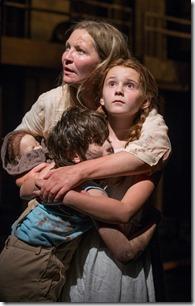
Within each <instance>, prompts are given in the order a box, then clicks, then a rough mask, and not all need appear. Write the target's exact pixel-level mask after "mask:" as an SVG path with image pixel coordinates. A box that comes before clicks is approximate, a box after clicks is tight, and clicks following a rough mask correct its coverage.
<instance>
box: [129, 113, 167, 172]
mask: <svg viewBox="0 0 195 306" xmlns="http://www.w3.org/2000/svg"><path fill="white" fill-rule="evenodd" d="M125 151H127V152H129V153H131V154H133V155H135V156H136V157H138V158H139V159H140V160H142V161H144V162H145V163H146V164H148V165H150V166H155V165H157V164H158V162H159V161H160V160H161V161H162V162H163V163H165V162H166V161H167V160H168V158H169V156H170V153H171V143H170V140H169V137H168V127H167V125H166V123H165V121H164V119H163V117H162V116H161V115H160V114H158V112H157V111H156V109H153V110H151V112H150V113H149V115H148V117H147V118H146V120H145V122H144V124H143V127H142V130H141V136H140V138H139V139H138V140H135V141H132V142H130V143H129V144H128V145H127V146H126V148H125Z"/></svg>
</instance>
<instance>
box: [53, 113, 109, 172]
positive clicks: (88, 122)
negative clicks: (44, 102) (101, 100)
mask: <svg viewBox="0 0 195 306" xmlns="http://www.w3.org/2000/svg"><path fill="white" fill-rule="evenodd" d="M108 135H109V130H108V126H107V120H106V118H105V116H104V115H103V114H100V113H97V112H95V111H91V110H88V109H82V108H80V107H72V108H69V109H68V110H66V111H65V112H64V113H63V114H62V117H61V120H60V121H59V122H58V123H57V124H56V126H55V127H54V128H53V130H52V131H51V133H50V134H49V137H48V139H47V148H48V151H49V154H50V157H51V158H52V159H53V160H54V161H55V163H56V166H58V167H60V166H64V165H66V164H67V163H69V162H71V163H72V162H74V163H77V162H80V161H82V160H86V159H93V158H97V157H100V156H103V155H106V152H107V154H109V153H111V152H112V147H111V145H110V143H109V142H108V141H107V140H108ZM106 141H107V142H106Z"/></svg>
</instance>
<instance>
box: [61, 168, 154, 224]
mask: <svg viewBox="0 0 195 306" xmlns="http://www.w3.org/2000/svg"><path fill="white" fill-rule="evenodd" d="M159 174H160V173H159ZM159 174H158V173H156V174H155V175H152V176H151V177H147V176H139V179H137V181H136V182H135V183H134V185H132V186H131V187H130V188H129V189H128V190H127V192H126V193H125V195H124V197H123V199H122V200H121V201H119V200H115V199H112V198H105V197H93V198H92V197H91V195H89V194H81V193H78V192H76V191H75V190H71V191H69V192H68V193H67V194H66V195H65V197H64V199H63V203H64V204H65V205H68V206H70V207H72V208H74V209H76V210H79V211H81V212H83V213H85V214H88V215H90V216H92V217H95V218H96V219H99V220H100V221H102V222H108V223H128V222H129V219H130V218H132V217H133V216H134V215H135V214H136V213H137V212H138V211H139V210H140V209H141V208H142V207H143V205H144V203H145V202H146V201H147V200H148V199H149V197H150V196H151V194H152V192H153V191H154V188H155V186H156V184H157V182H158V180H159V177H158V176H159Z"/></svg>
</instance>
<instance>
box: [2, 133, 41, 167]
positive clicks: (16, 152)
mask: <svg viewBox="0 0 195 306" xmlns="http://www.w3.org/2000/svg"><path fill="white" fill-rule="evenodd" d="M40 147H41V145H40V143H39V142H38V141H37V139H36V138H35V137H34V136H33V135H32V134H30V133H29V132H26V131H14V132H13V133H12V135H11V136H10V137H9V139H8V143H7V159H8V161H9V162H10V163H12V164H17V163H18V161H19V160H20V158H21V156H22V155H24V154H27V153H29V152H30V151H32V150H35V149H38V148H40Z"/></svg>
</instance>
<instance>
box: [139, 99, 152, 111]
mask: <svg viewBox="0 0 195 306" xmlns="http://www.w3.org/2000/svg"><path fill="white" fill-rule="evenodd" d="M150 104H151V101H150V100H149V99H145V100H144V102H143V104H142V107H141V108H142V109H145V108H148V107H149V106H150Z"/></svg>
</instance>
